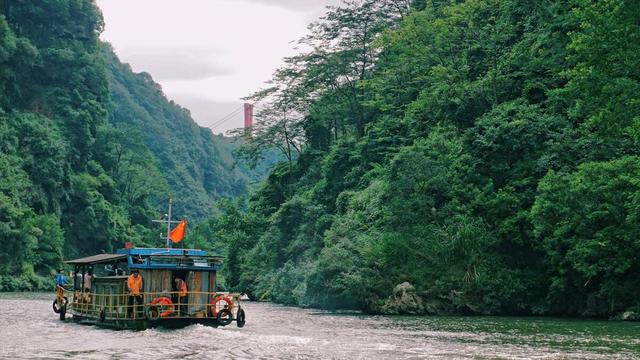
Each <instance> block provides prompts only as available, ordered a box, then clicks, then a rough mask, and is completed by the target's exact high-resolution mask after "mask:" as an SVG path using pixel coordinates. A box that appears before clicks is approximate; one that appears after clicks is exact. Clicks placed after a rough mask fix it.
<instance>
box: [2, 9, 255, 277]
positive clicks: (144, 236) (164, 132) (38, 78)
mask: <svg viewBox="0 0 640 360" xmlns="http://www.w3.org/2000/svg"><path fill="white" fill-rule="evenodd" d="M102 28H103V21H102V16H101V14H100V11H99V10H98V9H97V7H96V6H95V4H94V3H93V1H91V0H69V1H53V0H45V1H36V2H31V1H30V2H25V1H12V0H5V1H2V2H0V242H1V243H2V246H1V247H0V290H29V289H38V288H50V287H49V285H50V284H51V283H52V280H51V271H52V270H53V269H55V268H56V267H58V266H60V265H61V261H62V259H63V258H69V257H75V256H79V255H88V254H93V253H100V252H101V251H106V252H108V251H112V250H113V249H114V248H119V247H121V246H122V245H123V243H124V242H126V241H132V242H134V243H135V244H136V245H145V244H156V245H157V242H156V241H157V236H158V233H159V231H160V230H159V229H157V228H153V227H152V223H151V219H153V218H156V217H158V216H159V211H165V208H166V202H167V198H168V197H169V196H172V197H173V198H174V199H175V202H176V213H177V215H178V216H181V215H186V216H188V217H189V219H191V220H197V219H198V218H201V217H204V216H207V215H209V214H210V212H209V211H210V210H211V208H212V203H213V202H214V201H215V200H218V199H220V198H223V197H226V196H236V195H239V194H240V193H242V192H243V191H244V187H245V184H246V180H247V176H246V175H243V174H241V173H240V172H239V171H238V170H235V169H234V166H233V160H232V157H231V153H230V149H231V148H232V147H233V146H235V145H232V144H231V143H230V142H229V141H228V140H227V139H223V138H221V137H219V136H214V135H213V134H212V133H211V132H210V131H209V130H208V129H203V128H200V127H198V126H197V125H196V124H195V123H194V122H193V120H192V119H191V117H190V116H189V113H188V111H186V110H185V109H183V108H181V107H179V106H178V105H176V104H174V103H172V102H169V101H168V100H167V99H166V98H165V97H164V95H163V94H162V92H161V90H160V88H159V86H158V85H157V84H156V83H155V82H153V80H152V79H151V77H150V75H148V74H144V73H142V74H134V73H133V72H131V70H130V68H129V67H128V66H127V65H123V64H121V63H120V62H119V61H118V59H117V58H116V57H115V55H114V54H113V52H112V51H111V49H110V47H109V46H108V45H106V44H101V43H100V42H99V40H98V35H99V34H100V32H101V31H102ZM194 222H195V221H194Z"/></svg>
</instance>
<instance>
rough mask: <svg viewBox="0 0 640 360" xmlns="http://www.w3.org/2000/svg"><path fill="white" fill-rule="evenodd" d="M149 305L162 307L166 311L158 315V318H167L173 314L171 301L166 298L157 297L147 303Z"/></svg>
mask: <svg viewBox="0 0 640 360" xmlns="http://www.w3.org/2000/svg"><path fill="white" fill-rule="evenodd" d="M149 305H154V306H157V307H161V306H164V307H166V309H167V310H165V311H163V312H161V313H160V317H167V316H169V315H171V314H172V313H173V301H171V299H169V298H168V297H166V296H160V297H157V298H155V299H153V300H151V302H150V303H149Z"/></svg>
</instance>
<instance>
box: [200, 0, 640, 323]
mask: <svg viewBox="0 0 640 360" xmlns="http://www.w3.org/2000/svg"><path fill="white" fill-rule="evenodd" d="M310 30H311V33H310V35H309V36H308V37H305V38H304V39H302V40H301V42H302V43H303V44H305V45H306V46H303V47H302V48H307V49H311V50H310V51H308V52H307V53H304V54H300V55H298V56H295V57H292V58H288V59H286V60H285V64H284V65H283V67H282V68H281V69H280V70H278V71H277V72H276V74H275V76H274V79H273V81H272V87H270V88H268V89H264V90H262V91H259V92H257V93H256V94H255V95H254V96H253V97H252V98H253V99H254V100H256V101H259V102H261V103H262V104H263V108H265V110H264V111H263V112H262V114H260V117H261V118H262V119H263V122H262V123H261V125H260V126H258V127H257V128H256V129H255V132H254V138H253V141H252V142H250V143H248V144H247V145H246V146H245V148H244V151H243V152H244V154H245V156H246V157H248V158H251V157H254V158H255V157H257V156H259V154H260V153H261V151H262V150H263V149H265V148H272V147H274V146H276V147H278V148H280V149H281V150H282V151H283V154H284V155H285V156H286V157H287V159H288V161H285V162H283V163H281V164H280V165H278V166H276V167H275V168H274V169H273V170H272V171H271V173H270V175H269V177H268V179H267V180H266V181H265V182H264V184H263V185H262V186H261V188H260V189H259V190H258V191H257V192H256V194H255V195H254V196H253V197H252V199H251V201H250V203H249V206H248V208H243V206H241V204H233V203H226V204H224V206H222V210H223V214H222V215H220V216H217V217H215V218H212V219H210V220H209V221H208V222H207V226H206V230H207V231H208V232H209V234H212V235H214V236H215V237H216V238H218V239H220V243H221V244H224V246H225V249H226V251H227V253H228V263H227V266H226V281H227V285H229V286H230V287H231V288H234V289H237V290H241V291H247V292H249V293H250V294H252V295H253V296H255V297H257V298H266V299H272V300H274V301H277V302H281V303H285V304H295V305H301V306H313V307H323V308H355V309H363V310H366V311H371V312H384V313H398V312H401V313H474V314H565V315H583V316H611V315H615V314H618V313H620V312H622V311H625V310H633V311H638V310H640V300H639V299H640V276H638V275H639V274H640V260H639V258H638V253H639V251H640V237H639V235H640V223H639V220H640V219H639V216H640V188H639V187H640V158H639V157H638V152H639V150H638V149H640V148H639V147H638V145H640V144H639V141H640V135H639V134H640V133H639V132H638V129H640V57H639V56H638V54H640V2H638V1H632V0H607V1H590V0H572V1H525V0H508V1H504V0H484V1H477V0H464V1H447V0H443V1H435V0H434V1H429V0H427V1H424V0H422V1H413V2H410V1H393V0H376V1H374V0H363V1H358V2H349V3H345V4H344V5H342V6H340V7H338V8H334V9H331V10H330V11H329V13H328V14H327V15H326V16H325V17H324V18H323V19H321V20H320V21H318V22H316V23H314V24H313V25H312V26H311V27H310ZM203 229H205V227H203ZM404 282H409V283H410V285H408V284H404V285H402V286H398V285H399V284H402V283H404Z"/></svg>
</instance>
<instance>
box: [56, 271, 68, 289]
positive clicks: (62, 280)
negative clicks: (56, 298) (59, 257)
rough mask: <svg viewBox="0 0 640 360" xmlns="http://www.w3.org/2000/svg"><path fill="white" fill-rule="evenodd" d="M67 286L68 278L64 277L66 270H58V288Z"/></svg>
mask: <svg viewBox="0 0 640 360" xmlns="http://www.w3.org/2000/svg"><path fill="white" fill-rule="evenodd" d="M65 285H67V278H66V277H65V276H64V270H62V269H58V274H57V275H56V287H58V286H60V287H64V286H65Z"/></svg>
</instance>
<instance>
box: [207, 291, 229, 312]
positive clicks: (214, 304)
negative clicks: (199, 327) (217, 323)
mask: <svg viewBox="0 0 640 360" xmlns="http://www.w3.org/2000/svg"><path fill="white" fill-rule="evenodd" d="M222 301H224V302H225V303H226V305H220V306H222V308H223V309H229V311H231V312H233V300H232V299H231V297H230V296H228V295H218V296H216V297H214V298H213V300H212V301H211V304H209V309H210V311H211V316H212V317H216V316H218V312H219V310H218V303H220V302H222Z"/></svg>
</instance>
